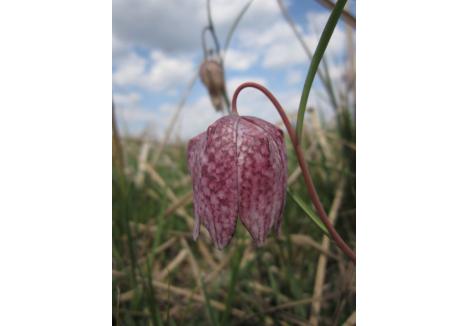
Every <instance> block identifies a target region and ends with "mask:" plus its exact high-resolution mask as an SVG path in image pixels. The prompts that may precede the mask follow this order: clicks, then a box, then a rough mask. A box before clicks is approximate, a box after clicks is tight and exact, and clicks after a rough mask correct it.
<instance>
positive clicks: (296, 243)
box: [112, 108, 356, 325]
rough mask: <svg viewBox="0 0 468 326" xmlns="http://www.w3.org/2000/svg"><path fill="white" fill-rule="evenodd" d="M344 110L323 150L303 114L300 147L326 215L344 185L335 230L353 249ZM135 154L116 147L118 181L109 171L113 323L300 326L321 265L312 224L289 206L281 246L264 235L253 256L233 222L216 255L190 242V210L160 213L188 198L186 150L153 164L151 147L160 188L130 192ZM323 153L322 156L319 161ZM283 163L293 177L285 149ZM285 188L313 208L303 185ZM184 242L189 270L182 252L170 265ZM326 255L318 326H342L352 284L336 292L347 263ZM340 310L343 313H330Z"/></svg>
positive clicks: (351, 162) (134, 145)
mask: <svg viewBox="0 0 468 326" xmlns="http://www.w3.org/2000/svg"><path fill="white" fill-rule="evenodd" d="M207 109H209V108H207ZM351 110H352V108H349V109H342V110H338V111H336V119H335V120H334V121H332V122H329V123H328V124H327V125H323V132H324V134H325V135H327V136H326V137H325V138H324V139H325V140H326V143H325V144H322V143H321V142H319V141H318V137H317V135H315V134H313V136H311V137H308V136H307V135H308V134H311V133H313V131H312V130H311V128H310V126H308V124H307V121H308V119H309V117H310V115H306V120H305V121H306V123H305V125H304V137H303V148H304V149H307V148H309V147H310V146H312V150H311V151H310V156H309V158H308V162H309V168H310V171H311V174H312V178H313V180H314V182H315V184H316V187H317V191H318V193H319V195H320V196H321V199H322V202H323V204H324V207H325V209H326V210H327V211H329V209H330V207H331V205H332V202H333V200H334V197H335V194H336V192H337V187H338V184H339V183H340V181H341V180H342V179H344V181H345V183H344V184H345V188H344V190H343V199H342V203H341V205H340V207H339V210H338V218H337V224H336V228H337V230H338V232H339V233H340V234H341V235H342V236H343V238H344V239H345V241H346V242H347V243H348V244H350V245H351V247H353V248H354V246H355V227H356V224H355V194H356V191H355V189H356V188H355V184H356V180H355V164H356V160H355V154H356V153H355V150H354V149H352V148H351V147H352V146H348V145H349V144H355V123H354V119H353V118H352V115H351V114H349V112H351ZM272 112H273V109H272ZM346 144H348V145H346ZM324 145H325V146H326V147H327V148H328V149H325V148H323V147H322V146H324ZM141 146H142V141H141V140H140V139H123V140H122V148H123V151H124V157H125V161H126V167H125V172H124V173H122V172H121V171H120V170H119V169H117V168H114V171H113V180H112V187H113V203H112V204H113V225H112V228H113V241H112V258H113V263H112V270H113V281H112V286H113V291H112V305H113V323H114V324H118V325H259V324H272V325H274V324H277V325H280V324H282V323H283V324H288V325H302V324H304V325H305V324H308V323H309V319H310V316H311V313H312V306H311V303H310V300H309V301H307V300H308V299H311V298H312V297H313V295H314V293H313V291H314V284H315V278H316V274H317V262H318V259H319V256H320V252H319V251H318V250H317V249H316V248H315V247H314V246H313V245H312V244H311V241H312V242H313V243H319V244H320V243H321V242H322V239H323V237H324V236H323V232H322V231H321V230H320V229H319V228H318V227H317V226H316V224H314V223H313V222H312V221H311V220H310V217H308V216H307V214H306V213H305V212H304V211H303V210H302V209H301V208H300V207H299V206H298V205H297V204H296V203H295V202H294V201H293V200H292V199H291V198H289V197H288V198H287V203H286V208H285V213H284V219H283V225H282V230H281V233H282V235H281V237H280V238H279V239H276V238H275V237H274V236H273V235H270V236H269V240H268V241H267V244H266V245H265V246H263V247H261V248H255V247H254V246H253V244H252V242H251V239H250V237H249V236H248V234H247V232H246V231H245V229H244V228H243V226H242V225H241V223H238V227H237V230H236V235H235V238H234V239H233V241H232V243H231V244H230V246H229V247H228V248H226V249H225V250H224V251H219V250H216V249H215V248H214V247H213V245H212V243H211V240H210V239H209V238H207V237H206V236H204V235H203V233H202V234H201V235H200V238H199V239H198V242H195V241H193V239H192V237H191V232H192V229H191V227H190V226H189V223H190V221H191V220H193V206H192V203H191V201H189V202H188V203H187V204H186V205H182V206H180V207H179V208H178V210H175V211H172V212H170V213H169V214H168V213H167V211H168V209H170V208H171V206H172V205H173V204H174V202H177V200H178V199H180V198H182V197H183V196H184V195H186V194H187V193H189V192H190V191H191V182H190V179H189V177H188V171H187V166H186V159H185V158H186V144H184V143H181V144H171V145H168V146H166V147H165V148H164V151H163V154H162V155H161V157H160V159H159V160H158V161H157V162H154V158H155V157H154V156H155V155H154V154H155V152H156V151H157V148H158V146H159V144H158V143H151V144H150V151H149V155H148V158H147V164H148V166H149V167H150V170H152V171H154V172H156V173H157V175H159V176H160V178H161V179H162V180H163V182H164V183H165V185H166V186H163V184H162V183H161V180H159V179H158V177H156V178H155V177H154V174H152V173H151V172H147V171H145V173H144V181H143V183H142V184H141V185H137V184H136V183H135V181H134V180H135V176H136V175H137V172H138V157H139V154H140V149H141ZM327 151H328V153H330V154H331V155H330V156H329V157H327V156H326V155H325V153H326V152H327ZM288 157H289V171H290V173H292V172H293V171H294V170H295V169H296V167H297V162H296V160H295V157H294V154H293V151H292V148H291V146H290V144H288ZM289 188H290V190H291V191H292V192H293V193H294V194H295V196H297V197H298V198H300V199H301V200H302V201H303V202H304V203H305V204H307V205H309V207H310V209H313V208H312V205H311V204H310V200H309V198H308V197H307V192H306V189H305V186H304V184H303V180H302V177H301V176H299V177H298V178H297V180H296V181H295V182H294V183H293V184H291V185H290V186H289ZM174 196H175V197H177V198H174ZM182 239H184V240H185V241H186V243H187V244H188V247H189V249H190V250H189V251H190V254H193V256H194V258H195V259H194V261H195V264H196V266H194V265H193V264H192V263H191V262H190V258H189V255H190V254H186V255H185V257H184V256H183V254H184V253H182V257H183V259H182V260H181V262H179V264H177V265H174V259H175V257H177V256H178V255H179V254H181V251H183V250H186V248H184V245H183V241H182ZM168 244H169V245H168ZM204 249H205V250H204ZM329 251H330V252H331V254H332V255H333V256H334V258H329V259H328V262H327V268H326V274H325V275H326V277H325V284H324V289H323V292H322V293H321V294H322V298H321V309H320V324H321V325H331V324H333V323H335V322H337V323H339V324H340V323H342V322H344V321H345V320H346V318H347V317H348V316H349V315H351V313H353V312H354V311H355V292H354V291H355V290H354V285H353V284H354V282H353V281H352V282H348V283H351V286H347V287H345V286H344V285H343V284H346V280H348V279H349V278H350V277H351V278H352V279H354V273H351V272H349V270H348V266H349V261H348V260H347V259H346V257H344V256H343V255H342V254H341V253H340V252H339V250H338V249H337V248H336V246H334V245H333V243H332V244H331V246H330V249H329ZM336 258H338V259H336ZM171 265H173V266H175V267H174V268H173V269H171V271H170V272H169V273H166V275H165V276H164V274H162V272H163V271H164V270H165V269H167V267H168V266H171ZM161 275H162V276H163V277H161ZM163 285H164V286H163ZM200 285H201V286H200ZM168 288H169V291H167V289H168ZM205 300H207V301H206V302H205ZM339 306H342V308H340V309H338V307H339Z"/></svg>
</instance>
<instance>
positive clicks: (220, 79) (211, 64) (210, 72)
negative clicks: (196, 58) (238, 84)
mask: <svg viewBox="0 0 468 326" xmlns="http://www.w3.org/2000/svg"><path fill="white" fill-rule="evenodd" d="M199 74H200V79H201V80H202V82H203V84H204V85H205V87H206V88H207V90H208V94H209V95H210V99H211V104H213V106H214V108H215V109H216V111H223V109H224V107H225V103H224V95H225V89H226V86H225V83H224V71H223V67H222V66H221V64H220V63H219V62H218V61H217V60H216V59H214V58H211V59H206V60H205V61H203V63H202V64H201V66H200V71H199Z"/></svg>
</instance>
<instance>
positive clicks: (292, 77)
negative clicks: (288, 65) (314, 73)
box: [286, 69, 305, 86]
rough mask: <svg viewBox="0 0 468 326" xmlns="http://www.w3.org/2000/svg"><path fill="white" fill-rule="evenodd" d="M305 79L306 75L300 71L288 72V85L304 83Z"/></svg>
mask: <svg viewBox="0 0 468 326" xmlns="http://www.w3.org/2000/svg"><path fill="white" fill-rule="evenodd" d="M304 79H305V74H304V73H303V72H302V71H300V70H294V69H293V70H291V69H290V70H288V71H287V72H286V83H287V84H288V85H292V86H294V85H297V84H299V83H300V82H303V81H304Z"/></svg>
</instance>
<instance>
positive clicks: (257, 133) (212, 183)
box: [188, 114, 287, 249]
mask: <svg viewBox="0 0 468 326" xmlns="http://www.w3.org/2000/svg"><path fill="white" fill-rule="evenodd" d="M188 164H189V169H190V174H191V175H192V178H193V194H194V210H195V227H194V230H193V237H194V239H197V237H198V234H199V231H200V223H202V224H203V225H204V226H205V227H206V228H207V229H208V231H209V233H210V236H211V238H212V239H213V242H214V244H215V245H216V247H217V248H218V249H222V248H224V247H225V246H226V245H228V244H229V242H230V241H231V239H232V237H233V234H234V232H235V229H236V223H237V218H238V217H239V218H240V220H241V222H242V224H243V225H244V226H245V227H246V229H247V230H248V232H249V233H250V235H251V236H252V238H253V240H254V242H255V243H256V244H257V245H261V244H263V243H264V242H265V239H266V237H267V235H268V233H269V232H270V231H271V230H272V229H273V230H274V231H275V233H276V234H278V231H279V228H280V225H281V221H282V214H283V209H284V205H285V199H286V180H287V158H286V148H285V143H284V137H283V132H282V131H281V130H280V129H279V128H277V127H276V126H274V125H272V124H270V123H268V122H266V121H264V120H261V119H258V118H255V117H249V116H239V115H237V114H231V115H229V116H226V117H223V118H220V119H219V120H217V121H216V122H214V123H213V124H212V125H211V126H210V127H209V128H208V130H207V131H206V132H203V133H201V134H200V135H198V136H196V137H194V138H193V139H191V140H190V142H189V145H188Z"/></svg>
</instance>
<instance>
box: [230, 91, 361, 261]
mask: <svg viewBox="0 0 468 326" xmlns="http://www.w3.org/2000/svg"><path fill="white" fill-rule="evenodd" d="M247 87H253V88H256V89H258V90H259V91H261V92H262V93H263V94H265V96H266V97H268V99H269V100H270V101H271V102H272V103H273V105H274V106H275V108H276V110H277V111H278V113H279V115H280V116H281V119H282V120H283V122H284V125H285V126H286V129H287V131H288V134H289V137H290V138H291V141H292V143H293V147H294V151H295V152H296V156H297V161H298V162H299V166H300V167H301V170H302V175H303V176H304V181H305V184H306V187H307V191H308V192H309V196H310V199H311V200H312V203H313V204H314V206H315V209H316V210H317V213H318V215H319V217H320V219H321V220H322V222H323V224H325V227H326V228H327V230H328V232H329V233H330V236H331V237H332V239H333V240H334V241H335V242H336V245H337V246H338V247H339V248H340V249H341V251H343V253H344V254H346V255H347V256H348V257H349V258H350V259H351V260H352V261H353V263H354V264H356V254H355V253H354V251H353V250H352V249H351V248H350V247H349V246H348V245H347V244H346V242H344V240H343V239H342V238H341V236H340V235H339V234H338V232H336V230H335V228H334V227H333V224H332V223H331V222H330V220H329V218H328V216H327V213H326V212H325V210H324V209H323V206H322V203H321V201H320V198H319V196H318V194H317V190H316V189H315V186H314V183H313V181H312V178H311V176H310V173H309V170H308V169H307V164H306V161H305V159H304V153H303V152H302V149H301V146H300V145H299V143H298V139H297V137H296V132H295V130H294V128H293V126H292V125H291V122H290V121H289V119H288V116H287V115H286V112H285V111H284V109H283V107H282V106H281V104H280V103H279V102H278V100H277V99H276V98H275V97H274V95H273V94H272V93H271V92H270V91H269V90H268V89H267V88H265V87H264V86H262V85H260V84H257V83H253V82H246V83H243V84H241V85H240V86H239V87H237V89H236V91H235V92H234V95H233V96H232V112H233V113H234V114H238V113H237V97H238V96H239V93H240V91H241V90H243V89H244V88H247Z"/></svg>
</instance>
